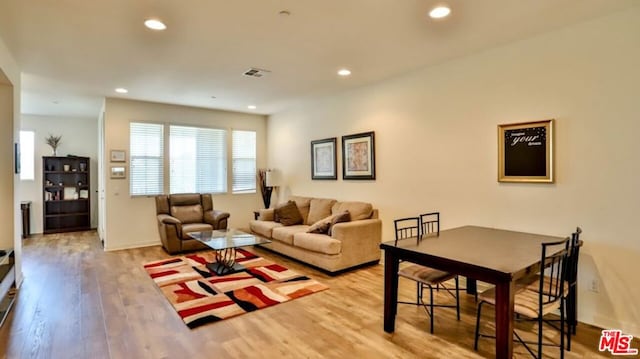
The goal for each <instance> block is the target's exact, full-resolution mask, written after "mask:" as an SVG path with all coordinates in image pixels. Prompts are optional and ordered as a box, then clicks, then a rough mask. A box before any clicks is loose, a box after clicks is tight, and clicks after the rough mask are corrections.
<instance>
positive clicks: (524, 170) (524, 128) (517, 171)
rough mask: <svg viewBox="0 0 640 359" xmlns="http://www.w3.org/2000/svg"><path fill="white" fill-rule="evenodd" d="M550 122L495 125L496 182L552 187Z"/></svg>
mask: <svg viewBox="0 0 640 359" xmlns="http://www.w3.org/2000/svg"><path fill="white" fill-rule="evenodd" d="M553 124H554V120H553V119H551V120H544V121H533V122H522V123H513V124H502V125H498V182H529V183H553V182H554V180H555V178H554V166H553V127H554V126H553Z"/></svg>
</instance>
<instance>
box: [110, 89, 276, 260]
mask: <svg viewBox="0 0 640 359" xmlns="http://www.w3.org/2000/svg"><path fill="white" fill-rule="evenodd" d="M104 120H105V136H106V138H105V155H104V159H103V160H104V161H105V169H106V171H105V172H107V173H108V172H109V167H110V163H109V158H108V157H109V153H110V151H111V150H113V149H118V150H122V149H124V150H126V151H127V163H126V165H127V180H120V179H110V178H104V181H105V204H106V216H107V218H106V228H105V248H106V249H107V250H114V249H122V248H130V247H140V246H146V245H154V244H160V236H159V234H158V229H157V221H156V212H155V210H156V209H155V199H154V198H153V197H131V196H130V195H129V181H128V179H129V168H128V166H129V162H128V160H129V148H130V146H129V123H130V122H154V123H174V124H184V125H196V126H207V127H215V128H225V129H229V130H231V129H238V130H255V131H256V132H257V134H256V135H257V136H256V137H257V166H258V168H262V167H264V165H265V164H266V155H265V153H266V142H265V139H266V117H265V116H259V115H253V114H245V113H238V112H227V111H216V110H207V109H200V108H193V107H184V106H174V105H168V104H158V103H151V102H141V101H128V100H120V99H113V98H107V99H106V105H105V117H104ZM230 136H231V134H230V133H229V145H230V144H231V141H230ZM228 154H229V156H230V155H231V148H230V147H229V148H228ZM227 167H228V171H227V172H228V175H229V178H228V181H227V182H228V183H229V188H231V187H230V186H231V177H230V176H231V163H230V162H228V166H227ZM106 176H108V174H106ZM261 206H262V200H261V197H260V195H259V194H257V193H255V194H231V193H230V192H229V193H228V194H216V195H213V207H214V209H220V210H224V211H226V212H229V213H230V214H231V217H230V218H229V226H230V227H236V228H238V227H240V228H242V227H244V228H246V227H247V226H248V223H249V220H251V219H253V211H254V210H256V209H258V208H261Z"/></svg>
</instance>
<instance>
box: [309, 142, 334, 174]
mask: <svg viewBox="0 0 640 359" xmlns="http://www.w3.org/2000/svg"><path fill="white" fill-rule="evenodd" d="M336 141H337V139H336V138H335V137H332V138H325V139H324V140H315V141H311V179H314V180H335V179H338V174H337V172H338V171H337V166H336V162H337V154H336Z"/></svg>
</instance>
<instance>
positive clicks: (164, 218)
mask: <svg viewBox="0 0 640 359" xmlns="http://www.w3.org/2000/svg"><path fill="white" fill-rule="evenodd" d="M158 221H160V222H162V223H164V224H180V225H182V222H180V220H179V219H177V218H176V217H173V216H170V215H168V214H159V215H158Z"/></svg>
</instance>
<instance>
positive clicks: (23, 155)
mask: <svg viewBox="0 0 640 359" xmlns="http://www.w3.org/2000/svg"><path fill="white" fill-rule="evenodd" d="M34 136H35V133H34V132H33V131H20V179H21V180H33V179H34V172H35V170H34V166H35V154H34V142H33V138H34Z"/></svg>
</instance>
